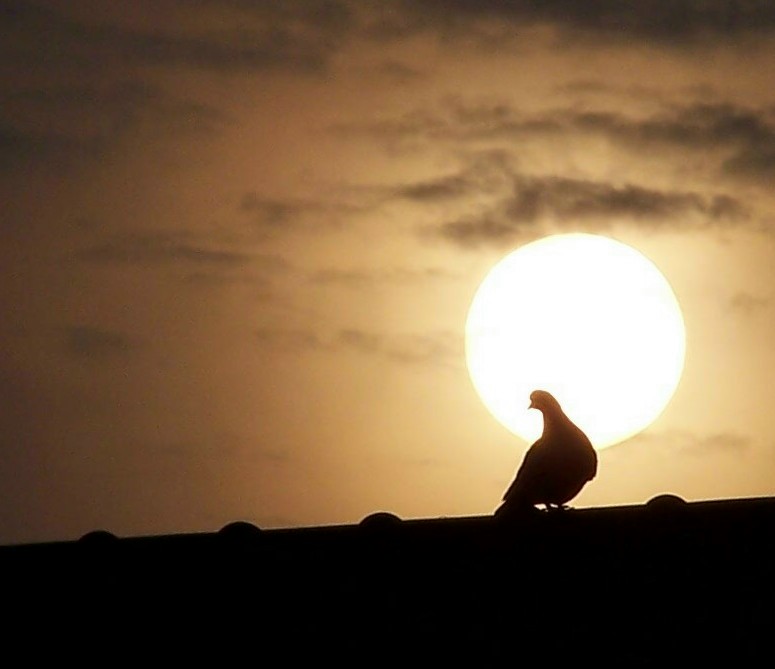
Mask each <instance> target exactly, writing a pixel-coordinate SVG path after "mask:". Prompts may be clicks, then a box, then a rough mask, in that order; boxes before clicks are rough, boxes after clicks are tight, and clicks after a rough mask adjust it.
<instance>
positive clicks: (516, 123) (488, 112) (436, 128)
mask: <svg viewBox="0 0 775 669" xmlns="http://www.w3.org/2000/svg"><path fill="white" fill-rule="evenodd" d="M332 130H333V131H334V132H336V133H340V134H344V135H350V136H363V137H370V138H373V139H376V140H379V141H384V142H385V143H387V144H388V145H394V144H397V143H398V144H401V143H409V144H411V143H415V144H416V143H431V142H438V141H441V140H444V141H447V142H451V143H453V144H463V145H475V144H476V143H480V142H482V141H500V142H507V141H508V142H514V141H517V140H519V141H525V140H530V139H537V140H542V139H546V138H547V137H554V136H560V137H562V138H563V139H566V140H572V139H573V138H574V137H585V136H595V137H600V138H603V139H606V140H608V141H610V142H611V143H613V144H616V145H620V146H622V147H624V148H626V149H628V150H630V151H632V150H638V151H648V152H649V153H653V152H655V151H657V150H662V151H665V150H680V151H684V150H691V151H695V152H699V153H701V154H704V155H706V156H708V159H709V164H710V165H711V166H713V165H715V166H716V168H717V171H718V174H720V175H723V176H727V177H729V176H735V177H739V178H742V179H749V180H751V179H755V180H758V181H759V182H761V183H769V181H770V180H771V178H772V177H773V175H774V174H775V110H773V109H771V108H758V109H757V108H749V107H742V106H737V105H733V104H729V103H708V102H698V103H691V104H684V105H676V104H673V105H667V104H664V105H662V106H661V110H660V111H658V112H655V113H653V114H650V115H646V116H640V117H636V116H632V115H627V114H624V113H622V112H618V111H609V110H606V109H597V110H585V111H579V110H577V109H553V110H546V111H543V112H540V113H532V114H526V113H524V112H522V111H521V110H519V109H518V108H517V107H514V106H513V105H510V104H508V103H468V102H464V101H462V100H460V99H459V98H454V99H447V100H444V101H443V104H442V105H440V106H439V108H438V109H437V110H436V111H432V110H414V111H410V112H407V113H405V114H404V115H402V116H400V117H397V118H388V119H377V120H374V121H369V122H353V123H344V124H339V125H337V126H335V127H334V128H332ZM467 185H468V184H467V183H466V182H458V181H455V180H454V179H452V178H445V179H444V180H440V181H438V182H428V183H425V184H422V185H417V186H414V187H413V188H409V187H407V189H405V192H404V193H403V195H404V196H405V197H409V198H413V199H418V200H420V199H432V198H434V197H435V198H441V197H446V196H454V195H456V194H457V193H459V192H461V191H462V190H463V189H464V188H465V187H466V186H467Z"/></svg>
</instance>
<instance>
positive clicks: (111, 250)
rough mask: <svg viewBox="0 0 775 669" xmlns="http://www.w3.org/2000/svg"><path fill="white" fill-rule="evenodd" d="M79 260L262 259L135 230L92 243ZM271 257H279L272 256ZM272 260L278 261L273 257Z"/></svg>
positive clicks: (218, 262) (234, 262)
mask: <svg viewBox="0 0 775 669" xmlns="http://www.w3.org/2000/svg"><path fill="white" fill-rule="evenodd" d="M76 258H77V259H78V260H82V261H87V262H94V263H106V264H132V265H159V264H166V263H173V262H182V263H188V264H193V265H215V266H225V267H228V266H232V267H233V266H238V265H247V264H248V263H249V262H251V260H254V259H257V260H260V259H261V257H259V258H256V256H253V255H251V254H249V253H244V252H240V251H234V250H231V249H219V248H212V247H210V246H206V245H205V244H204V243H203V242H201V241H197V240H195V239H193V238H192V237H191V236H190V235H176V234H174V233H155V234H151V233H149V234H131V235H126V236H123V237H118V238H115V239H111V240H109V241H106V242H102V243H98V244H95V245H93V246H90V247H88V248H86V249H84V250H82V251H80V252H78V253H77V254H76ZM271 258H275V257H274V256H272V257H271ZM270 262H274V261H271V260H270Z"/></svg>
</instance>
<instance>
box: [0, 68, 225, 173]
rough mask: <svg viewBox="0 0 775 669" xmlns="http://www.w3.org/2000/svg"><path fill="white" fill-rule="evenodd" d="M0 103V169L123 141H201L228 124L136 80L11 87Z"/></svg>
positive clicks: (80, 155)
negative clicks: (189, 137) (197, 137)
mask: <svg viewBox="0 0 775 669" xmlns="http://www.w3.org/2000/svg"><path fill="white" fill-rule="evenodd" d="M0 103H1V105H0V167H9V166H12V165H18V164H20V163H24V162H28V161H38V162H51V161H56V162H59V163H62V162H67V163H73V162H79V161H82V160H85V159H90V158H91V159H94V158H99V157H103V156H105V155H106V154H107V153H108V152H109V151H110V150H111V149H112V148H114V147H115V146H116V145H117V144H118V143H119V142H121V141H122V140H126V139H129V138H132V139H135V140H136V139H137V138H138V137H139V136H144V137H152V138H164V139H169V138H171V137H179V136H181V135H185V134H188V133H194V134H198V135H200V136H204V135H207V134H210V133H213V132H214V131H215V130H217V129H218V128H220V127H221V126H223V125H224V124H225V123H226V121H227V118H226V116H225V115H224V114H223V113H222V112H220V111H218V110H217V109H215V108H214V107H211V106H209V105H206V104H202V103H199V102H196V101H192V100H187V99H181V98H178V97H175V96H172V95H169V94H167V93H164V92H163V91H162V90H161V89H159V88H158V87H155V86H151V85H149V84H144V83H141V82H138V81H127V82H123V83H111V84H108V85H96V84H71V85H66V86H61V85H58V86H51V85H48V86H39V87H35V88H32V87H28V86H22V87H19V88H15V89H14V88H13V87H10V88H7V89H6V90H4V91H3V92H0Z"/></svg>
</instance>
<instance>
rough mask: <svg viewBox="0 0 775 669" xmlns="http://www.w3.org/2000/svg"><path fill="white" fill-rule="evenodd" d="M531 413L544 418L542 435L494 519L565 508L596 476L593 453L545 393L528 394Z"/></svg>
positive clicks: (531, 449)
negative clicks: (541, 507) (538, 509)
mask: <svg viewBox="0 0 775 669" xmlns="http://www.w3.org/2000/svg"><path fill="white" fill-rule="evenodd" d="M529 408H531V409H538V410H539V411H540V412H541V413H542V414H543V415H544V431H543V434H542V435H541V438H540V439H539V440H538V441H536V442H535V443H534V444H533V445H532V446H531V447H530V448H529V449H528V451H527V453H526V454H525V458H524V460H523V461H522V465H521V466H520V468H519V470H518V471H517V475H516V477H515V479H514V482H513V483H512V484H511V485H510V486H509V488H508V490H506V493H505V494H504V495H503V504H502V505H501V506H500V507H499V508H498V510H497V511H496V513H495V515H496V516H501V515H504V514H508V515H510V514H511V513H512V512H515V511H516V512H521V511H525V510H526V509H531V508H534V507H535V505H536V504H543V505H544V506H545V507H546V509H547V510H548V509H551V508H565V504H566V502H569V501H570V500H571V499H573V498H574V497H575V496H576V495H578V494H579V492H581V489H582V488H583V487H584V486H585V485H586V483H587V482H588V481H591V480H592V479H593V478H595V474H597V453H596V452H595V449H594V448H593V446H592V444H591V442H590V441H589V439H588V438H587V435H586V434H584V433H583V432H582V431H581V429H580V428H579V427H578V426H576V425H575V424H574V423H573V422H572V421H571V420H570V418H568V417H567V416H566V415H565V412H564V411H563V410H562V408H561V407H560V403H559V402H558V401H557V400H556V399H555V398H554V397H553V396H552V395H551V394H550V393H548V392H546V391H545V390H535V391H533V392H532V393H531V394H530V407H529Z"/></svg>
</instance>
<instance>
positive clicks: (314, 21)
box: [0, 0, 352, 73]
mask: <svg viewBox="0 0 775 669" xmlns="http://www.w3.org/2000/svg"><path fill="white" fill-rule="evenodd" d="M143 4H145V5H147V6H146V8H145V14H146V15H150V16H153V15H155V14H154V10H155V5H151V4H149V3H142V2H141V3H140V7H141V8H142V6H143ZM251 5H253V6H251ZM54 7H56V9H55V8H54ZM64 7H65V6H63V5H54V4H53V3H50V4H49V6H43V5H31V4H30V3H25V2H20V1H14V0H6V2H4V3H3V6H2V8H0V11H2V18H3V20H2V21H0V44H2V45H3V46H2V47H0V57H3V59H4V60H5V62H6V63H14V64H17V65H26V66H41V67H48V66H50V65H51V64H54V63H55V64H56V65H57V67H59V68H63V67H71V68H83V69H93V68H94V67H95V63H99V64H100V67H106V66H108V67H110V66H119V65H120V66H122V67H124V66H140V65H151V66H158V67H168V68H169V67H172V68H190V69H204V70H214V71H218V72H251V71H261V70H267V69H283V70H286V71H295V72H306V73H310V72H320V71H322V70H324V69H325V67H326V66H327V64H328V61H329V59H330V57H331V55H332V54H333V53H335V52H336V51H337V49H338V48H339V46H340V44H341V41H342V40H343V39H344V38H345V37H346V35H347V34H348V33H349V32H350V31H351V28H352V11H351V9H350V8H349V6H348V5H347V4H346V3H343V2H334V1H332V0H317V1H316V0H311V1H309V2H294V3H282V2H268V3H267V2H262V3H245V2H236V1H232V2H228V1H221V2H218V1H212V0H210V1H208V2H204V3H198V4H197V7H196V8H189V7H183V6H181V7H180V8H178V7H176V6H175V5H172V6H169V5H168V6H167V11H166V13H165V19H166V21H164V22H162V21H156V22H153V23H151V22H145V24H143V23H142V22H137V21H133V22H130V21H127V20H125V16H124V15H123V14H122V13H121V12H115V13H114V14H113V15H112V16H110V17H109V18H106V17H108V16H109V13H106V12H102V13H100V15H99V16H100V18H94V17H92V16H90V15H88V14H87V13H86V12H83V11H80V12H79V11H78V9H79V8H78V7H77V6H76V7H70V6H68V7H67V8H64ZM142 12H143V10H142V9H141V10H140V12H139V13H138V16H142V15H143V14H142Z"/></svg>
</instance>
